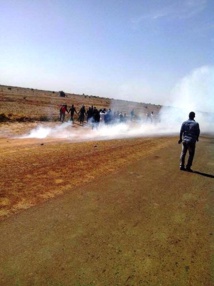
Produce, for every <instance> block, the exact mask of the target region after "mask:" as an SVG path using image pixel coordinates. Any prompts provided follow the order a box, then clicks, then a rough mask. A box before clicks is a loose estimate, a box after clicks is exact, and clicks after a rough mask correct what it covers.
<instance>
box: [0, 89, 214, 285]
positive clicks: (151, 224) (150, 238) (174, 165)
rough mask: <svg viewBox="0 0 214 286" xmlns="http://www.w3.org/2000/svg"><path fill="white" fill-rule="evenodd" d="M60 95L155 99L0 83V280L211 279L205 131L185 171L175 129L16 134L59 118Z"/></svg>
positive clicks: (212, 151)
mask: <svg viewBox="0 0 214 286" xmlns="http://www.w3.org/2000/svg"><path fill="white" fill-rule="evenodd" d="M112 102H113V105H112ZM63 103H66V104H67V105H68V106H70V105H71V104H74V105H75V106H76V107H77V109H78V110H79V108H80V106H81V105H82V104H84V105H85V106H86V107H88V106H90V105H94V106H96V107H97V108H109V107H111V108H112V106H114V108H116V109H117V110H119V111H122V112H126V113H127V114H129V112H130V111H131V110H132V109H133V108H134V109H135V112H136V114H141V115H145V114H146V112H148V111H150V112H151V111H153V112H155V113H158V111H159V109H160V106H155V105H150V104H146V103H139V104H136V103H132V102H123V101H117V100H113V101H111V100H110V99H105V98H98V97H94V96H87V95H73V94H68V96H67V97H65V98H61V97H59V94H58V93H57V92H48V91H38V90H32V89H23V88H18V87H17V88H15V87H5V86H0V119H1V122H0V163H1V168H0V285H3V286H13V285H14V286H15V285H20V286H25V285H26V286H27V285H38V286H40V285H53V286H59V285H61V286H62V285H64V286H68V285H71V286H80V285H81V286H86V285H87V286H89V285H97V286H100V285H103V286H112V285H114V286H116V285H121V286H124V285H125V286H136V285H137V286H138V285H142V286H144V285H149V286H158V285H164V286H172V285H173V286H187V285H188V286H211V285H214V273H213V266H214V263H213V261H214V259H213V257H214V256H213V249H214V240H213V237H214V228H213V226H214V225H213V215H214V212H213V203H214V196H213V178H214V167H213V166H214V165H213V155H214V144H213V143H214V138H213V136H212V135H206V136H205V134H202V136H201V138H200V141H199V143H198V145H197V150H196V158H195V162H194V166H193V167H194V168H193V169H194V171H195V172H194V173H188V172H182V171H180V170H179V168H178V166H179V154H180V145H178V144H177V139H178V138H175V137H170V136H168V137H167V136H161V137H152V136H150V137H139V138H120V139H111V140H99V141H98V140H93V139H90V140H84V141H81V142H80V141H78V140H76V141H72V140H71V139H67V138H61V139H60V138H57V137H55V138H43V139H38V138H37V139H36V138H26V137H25V138H22V139H21V138H20V137H19V136H20V135H23V134H28V133H29V132H30V131H31V130H32V129H33V128H35V127H36V126H37V125H38V124H39V125H41V126H44V127H53V126H60V124H61V123H60V122H59V121H58V116H59V106H60V105H61V104H63ZM67 116H68V115H67ZM67 119H69V116H68V117H67ZM68 128H70V129H69V130H70V131H69V132H71V134H72V132H73V130H75V131H77V130H78V132H79V134H82V133H84V132H86V131H85V129H84V128H83V127H82V126H80V125H79V123H78V122H77V121H75V123H74V124H73V125H72V126H70V127H68Z"/></svg>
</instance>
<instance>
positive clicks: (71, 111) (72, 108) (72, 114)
mask: <svg viewBox="0 0 214 286" xmlns="http://www.w3.org/2000/svg"><path fill="white" fill-rule="evenodd" d="M68 112H70V113H71V121H72V122H74V112H76V114H78V113H77V111H76V108H75V107H74V105H73V104H72V106H71V108H70V109H69V111H68Z"/></svg>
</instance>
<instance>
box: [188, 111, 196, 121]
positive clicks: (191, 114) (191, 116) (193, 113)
mask: <svg viewBox="0 0 214 286" xmlns="http://www.w3.org/2000/svg"><path fill="white" fill-rule="evenodd" d="M189 118H190V119H194V118H195V112H193V111H191V112H190V113H189Z"/></svg>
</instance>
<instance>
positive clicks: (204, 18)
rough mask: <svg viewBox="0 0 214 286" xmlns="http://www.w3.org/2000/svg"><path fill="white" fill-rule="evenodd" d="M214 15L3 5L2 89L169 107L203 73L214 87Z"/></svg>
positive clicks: (173, 6)
mask: <svg viewBox="0 0 214 286" xmlns="http://www.w3.org/2000/svg"><path fill="white" fill-rule="evenodd" d="M213 11H214V1H213V0H34V1H33V0H0V84H3V85H12V86H21V87H29V88H37V89H45V90H54V91H59V90H63V91H65V92H70V93H80V94H82V93H85V94H89V95H96V96H102V97H109V98H117V99H124V100H134V101H139V102H146V103H155V104H164V103H165V102H166V100H167V98H168V99H169V97H170V96H171V92H172V90H173V89H174V88H175V87H176V86H177V85H178V83H179V82H181V81H184V80H185V78H186V77H188V76H189V75H191V74H194V72H195V71H198V70H204V68H205V69H206V71H207V70H208V74H209V76H211V81H212V80H213V78H214V77H213V74H214V73H213V70H214V69H213V66H214V12H213ZM202 79H203V77H202ZM199 81H200V77H199ZM197 84H198V83H197Z"/></svg>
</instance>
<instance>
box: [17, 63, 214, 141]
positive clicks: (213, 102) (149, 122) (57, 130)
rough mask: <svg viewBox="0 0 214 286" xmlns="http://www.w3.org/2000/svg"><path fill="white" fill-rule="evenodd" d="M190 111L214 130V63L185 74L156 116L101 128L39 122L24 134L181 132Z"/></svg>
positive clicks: (78, 136) (106, 136)
mask: <svg viewBox="0 0 214 286" xmlns="http://www.w3.org/2000/svg"><path fill="white" fill-rule="evenodd" d="M190 111H194V112H195V113H196V118H195V120H196V121H197V122H199V124H200V129H201V132H202V133H211V134H213V133H214V67H208V66H206V67H201V68H198V69H196V70H194V71H193V72H192V73H190V74H189V75H187V76H186V77H185V78H183V79H182V80H181V81H180V82H179V83H178V84H177V85H176V86H175V88H174V90H173V91H172V93H171V95H170V100H169V101H168V102H166V103H165V104H164V107H163V108H162V109H161V110H160V112H159V114H154V117H153V118H149V119H148V118H145V115H144V116H139V117H138V118H137V120H135V121H130V120H127V121H126V122H121V123H117V124H109V125H106V124H104V123H101V124H100V125H99V126H98V128H93V129H92V126H91V125H86V126H84V127H81V128H73V127H74V125H72V123H71V122H65V123H63V124H56V126H55V127H44V126H37V127H36V128H35V129H33V130H31V131H30V133H29V134H25V135H23V136H22V137H21V138H41V139H44V138H63V139H68V140H71V141H84V140H110V139H119V138H128V137H143V136H144V137H146V136H162V135H166V136H169V135H176V134H177V135H178V134H179V131H180V127H181V123H182V122H183V121H185V120H187V119H188V114H189V112H190Z"/></svg>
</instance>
